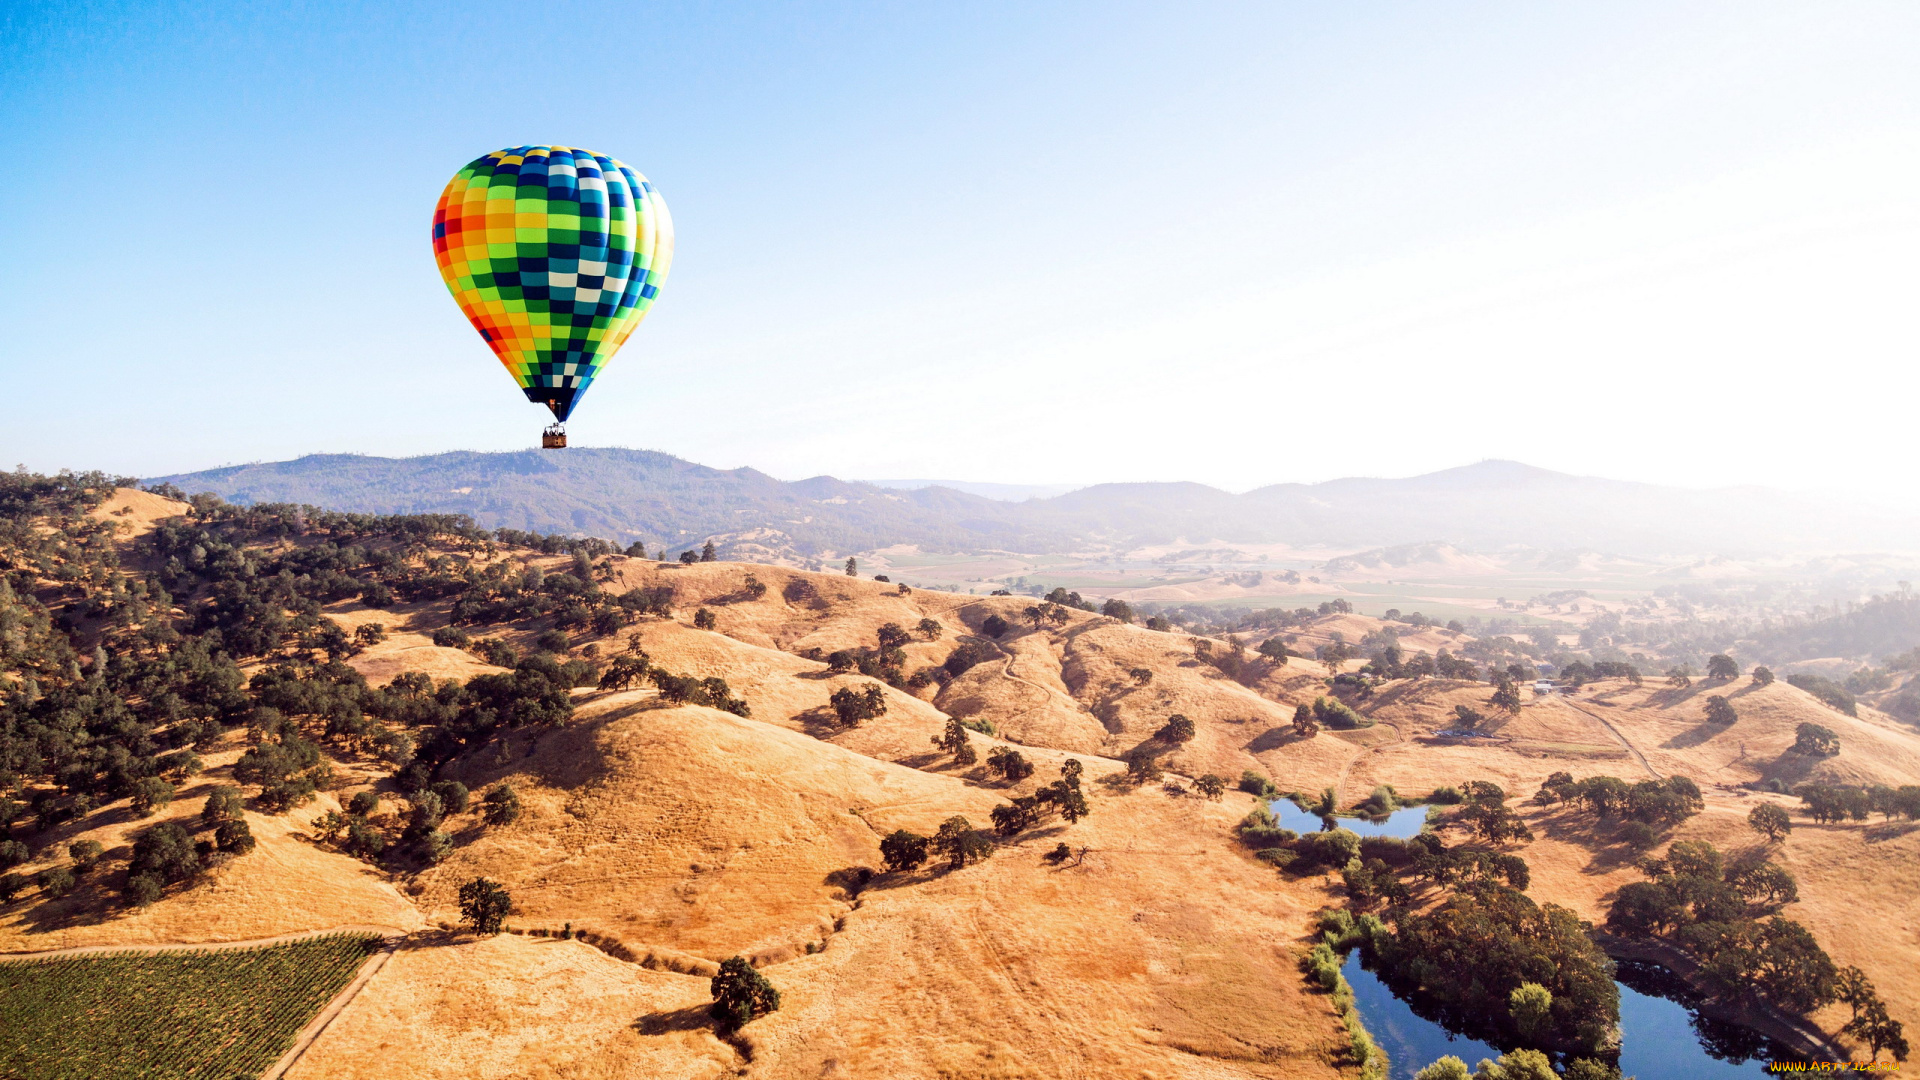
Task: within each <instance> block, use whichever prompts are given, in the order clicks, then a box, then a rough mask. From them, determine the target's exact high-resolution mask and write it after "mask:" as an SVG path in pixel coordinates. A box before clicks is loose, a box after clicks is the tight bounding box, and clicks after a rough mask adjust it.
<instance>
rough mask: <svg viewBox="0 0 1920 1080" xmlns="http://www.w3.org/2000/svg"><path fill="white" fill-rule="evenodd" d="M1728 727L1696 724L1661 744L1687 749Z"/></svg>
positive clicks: (1664, 747) (1676, 748) (1662, 745)
mask: <svg viewBox="0 0 1920 1080" xmlns="http://www.w3.org/2000/svg"><path fill="white" fill-rule="evenodd" d="M1727 729H1728V727H1727V725H1724V724H1715V723H1703V724H1696V725H1694V726H1693V727H1690V728H1688V729H1687V730H1685V731H1683V732H1681V733H1680V734H1678V735H1675V736H1674V737H1673V738H1671V739H1668V740H1667V741H1666V742H1663V743H1661V744H1660V746H1661V747H1662V748H1663V749H1667V750H1685V749H1687V748H1688V747H1691V746H1699V745H1700V744H1701V743H1703V742H1706V741H1708V740H1710V739H1712V738H1713V737H1714V736H1715V735H1718V734H1720V733H1721V732H1723V731H1726V730H1727Z"/></svg>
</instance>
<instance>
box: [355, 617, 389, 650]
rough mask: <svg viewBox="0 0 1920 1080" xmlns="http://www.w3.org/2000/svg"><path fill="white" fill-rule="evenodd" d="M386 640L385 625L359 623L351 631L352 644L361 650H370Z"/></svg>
mask: <svg viewBox="0 0 1920 1080" xmlns="http://www.w3.org/2000/svg"><path fill="white" fill-rule="evenodd" d="M385 640H387V626H386V624H385V623H377V622H370V623H361V624H360V625H359V626H356V627H354V629H353V643H354V644H355V645H358V646H359V647H360V648H362V649H367V648H372V647H373V646H375V645H378V644H380V643H381V642H383V641H385Z"/></svg>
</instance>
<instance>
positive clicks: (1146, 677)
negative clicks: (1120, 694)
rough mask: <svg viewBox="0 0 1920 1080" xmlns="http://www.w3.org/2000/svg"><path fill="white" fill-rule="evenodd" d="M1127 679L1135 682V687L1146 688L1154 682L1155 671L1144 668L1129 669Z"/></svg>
mask: <svg viewBox="0 0 1920 1080" xmlns="http://www.w3.org/2000/svg"><path fill="white" fill-rule="evenodd" d="M1127 677H1128V678H1130V679H1132V680H1133V683H1134V685H1135V686H1145V685H1147V684H1148V683H1150V682H1152V681H1153V669H1152V668H1143V667H1137V668H1128V669H1127Z"/></svg>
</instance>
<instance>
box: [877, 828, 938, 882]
mask: <svg viewBox="0 0 1920 1080" xmlns="http://www.w3.org/2000/svg"><path fill="white" fill-rule="evenodd" d="M932 843H933V841H932V840H931V839H930V838H928V837H925V836H921V835H920V834H919V833H916V832H908V831H907V830H905V829H895V830H893V831H892V832H890V833H888V834H887V835H886V837H885V838H884V839H882V840H881V841H880V858H881V859H882V860H883V861H884V862H885V863H886V864H887V869H888V870H890V871H892V872H893V873H896V874H900V873H905V872H906V871H908V870H917V869H919V868H920V865H921V864H922V863H925V862H926V861H927V849H928V847H929V846H931V845H932Z"/></svg>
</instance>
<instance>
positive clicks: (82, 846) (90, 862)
mask: <svg viewBox="0 0 1920 1080" xmlns="http://www.w3.org/2000/svg"><path fill="white" fill-rule="evenodd" d="M102 851H103V849H102V848H101V846H100V841H98V840H75V841H74V842H73V843H71V844H68V845H67V858H69V859H72V860H73V870H74V873H76V874H84V873H86V872H88V871H89V870H92V869H93V868H94V866H95V865H97V864H98V863H99V862H100V855H101V853H102Z"/></svg>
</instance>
